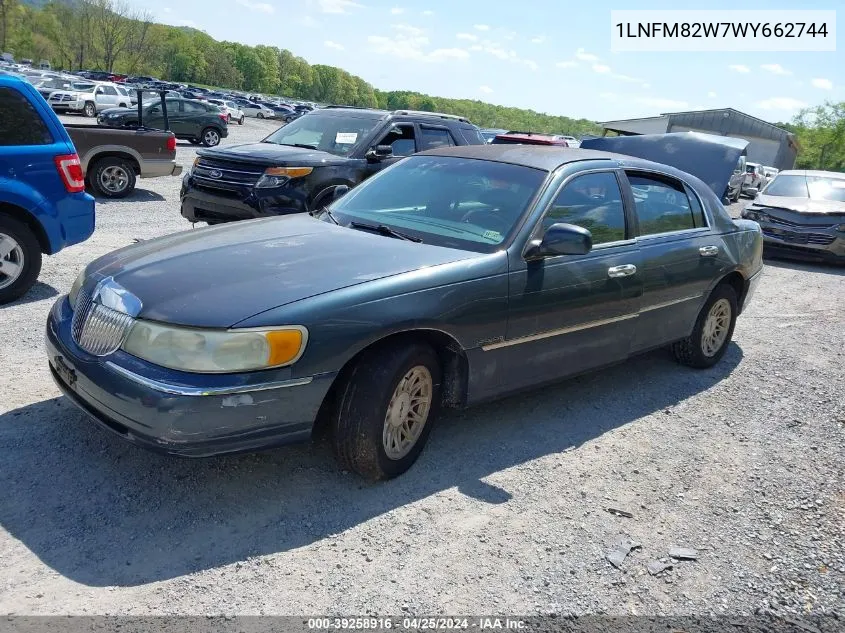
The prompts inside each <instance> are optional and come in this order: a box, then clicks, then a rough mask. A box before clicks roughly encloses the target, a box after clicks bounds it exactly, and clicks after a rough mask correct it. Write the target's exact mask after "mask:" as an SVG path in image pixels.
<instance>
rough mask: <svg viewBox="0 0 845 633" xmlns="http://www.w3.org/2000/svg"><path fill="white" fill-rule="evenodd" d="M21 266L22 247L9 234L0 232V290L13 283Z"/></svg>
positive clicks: (20, 272) (20, 270)
mask: <svg viewBox="0 0 845 633" xmlns="http://www.w3.org/2000/svg"><path fill="white" fill-rule="evenodd" d="M23 268H24V254H23V248H22V247H21V245H20V244H18V242H17V240H15V239H14V238H13V237H12V236H11V235H7V234H5V233H0V290H2V289H3V288H8V287H9V286H11V285H12V284H13V283H15V282H16V281H17V280H18V278H19V277H20V276H21V274H23Z"/></svg>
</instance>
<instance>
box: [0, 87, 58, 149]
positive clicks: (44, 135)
mask: <svg viewBox="0 0 845 633" xmlns="http://www.w3.org/2000/svg"><path fill="white" fill-rule="evenodd" d="M0 112H2V113H3V115H2V116H0V145H2V146H7V147H8V146H10V145H49V144H50V143H52V142H53V135H52V134H50V130H49V128H48V127H47V124H46V123H44V121H43V119H42V118H41V116H40V115H39V114H38V111H37V110H36V109H35V108H34V107H33V105H32V104H31V103H30V102H29V101H27V99H26V98H25V97H24V96H23V95H22V94H21V93H20V92H18V91H17V90H14V89H12V88H8V87H0Z"/></svg>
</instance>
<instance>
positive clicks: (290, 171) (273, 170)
mask: <svg viewBox="0 0 845 633" xmlns="http://www.w3.org/2000/svg"><path fill="white" fill-rule="evenodd" d="M312 171H314V168H313V167H270V168H269V169H265V170H264V175H265V176H287V177H288V178H302V177H303V176H307V175H308V174H310V173H311V172H312Z"/></svg>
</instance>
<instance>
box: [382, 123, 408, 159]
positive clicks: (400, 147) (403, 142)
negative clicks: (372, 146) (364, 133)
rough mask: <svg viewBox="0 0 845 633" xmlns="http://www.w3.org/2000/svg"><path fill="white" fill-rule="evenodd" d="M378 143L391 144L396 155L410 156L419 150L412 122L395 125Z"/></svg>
mask: <svg viewBox="0 0 845 633" xmlns="http://www.w3.org/2000/svg"><path fill="white" fill-rule="evenodd" d="M377 145H390V146H391V147H392V148H393V155H394V156H410V155H411V154H413V153H415V152H416V151H417V143H416V140H415V137H414V126H413V125H410V124H402V125H394V126H393V127H392V128H391V130H390V131H389V132H388V133H387V134H385V136H384V137H383V138H382V139H381V140H380V141H379V142H378V143H377Z"/></svg>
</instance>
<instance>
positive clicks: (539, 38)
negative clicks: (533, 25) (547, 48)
mask: <svg viewBox="0 0 845 633" xmlns="http://www.w3.org/2000/svg"><path fill="white" fill-rule="evenodd" d="M545 41H546V36H545V35H538V36H536V37H532V38H531V43H532V44H542V43H543V42H545Z"/></svg>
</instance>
